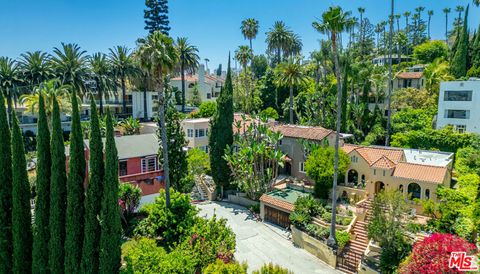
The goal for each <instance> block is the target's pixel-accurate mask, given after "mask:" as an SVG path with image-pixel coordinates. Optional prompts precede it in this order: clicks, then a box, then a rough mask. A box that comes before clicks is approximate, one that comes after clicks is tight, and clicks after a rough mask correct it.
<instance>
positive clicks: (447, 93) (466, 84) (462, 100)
mask: <svg viewBox="0 0 480 274" xmlns="http://www.w3.org/2000/svg"><path fill="white" fill-rule="evenodd" d="M447 125H452V126H453V127H454V129H455V130H457V131H458V132H473V133H479V134H480V79H476V78H470V79H469V80H468V81H450V82H442V83H441V84H440V94H439V98H438V115H437V128H442V127H445V126H447Z"/></svg>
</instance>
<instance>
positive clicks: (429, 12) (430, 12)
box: [427, 10, 433, 39]
mask: <svg viewBox="0 0 480 274" xmlns="http://www.w3.org/2000/svg"><path fill="white" fill-rule="evenodd" d="M427 14H428V39H430V38H431V36H430V21H431V20H432V16H433V10H429V11H428V12H427Z"/></svg>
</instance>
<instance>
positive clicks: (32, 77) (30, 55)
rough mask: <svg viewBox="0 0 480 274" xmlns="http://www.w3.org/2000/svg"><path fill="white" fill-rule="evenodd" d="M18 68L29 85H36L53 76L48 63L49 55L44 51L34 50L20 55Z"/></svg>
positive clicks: (31, 86)
mask: <svg viewBox="0 0 480 274" xmlns="http://www.w3.org/2000/svg"><path fill="white" fill-rule="evenodd" d="M19 65H20V70H21V71H22V78H23V79H24V81H25V83H27V84H28V85H29V86H30V88H31V89H30V90H32V89H33V86H35V85H38V84H40V83H42V82H44V81H47V80H48V79H50V78H51V77H52V76H53V69H52V66H51V63H50V55H49V54H47V53H46V52H41V51H34V52H30V51H28V52H26V53H22V54H21V55H20V61H19Z"/></svg>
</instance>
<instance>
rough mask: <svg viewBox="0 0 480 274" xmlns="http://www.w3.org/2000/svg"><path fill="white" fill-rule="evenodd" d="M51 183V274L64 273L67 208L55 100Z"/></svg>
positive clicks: (65, 181)
mask: <svg viewBox="0 0 480 274" xmlns="http://www.w3.org/2000/svg"><path fill="white" fill-rule="evenodd" d="M50 148H51V158H52V166H51V181H50V219H49V229H50V239H49V242H48V266H49V269H50V272H51V273H59V274H61V273H64V256H65V249H64V244H65V208H66V206H67V175H66V170H65V145H64V143H63V129H62V124H61V121H60V108H59V106H58V102H57V100H55V99H54V100H53V113H52V138H51V143H50Z"/></svg>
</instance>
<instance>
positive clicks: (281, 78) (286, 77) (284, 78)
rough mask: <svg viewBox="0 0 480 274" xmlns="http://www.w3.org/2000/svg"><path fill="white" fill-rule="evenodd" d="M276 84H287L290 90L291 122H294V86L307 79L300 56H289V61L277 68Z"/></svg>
mask: <svg viewBox="0 0 480 274" xmlns="http://www.w3.org/2000/svg"><path fill="white" fill-rule="evenodd" d="M275 76H276V77H275V78H276V84H277V85H278V86H286V87H288V88H289V90H290V96H289V105H288V109H289V112H290V124H292V125H293V124H294V119H293V88H294V87H295V86H297V87H298V86H299V85H301V84H303V83H305V82H306V81H307V75H306V74H305V72H304V70H303V67H302V65H301V64H300V58H289V60H288V62H284V63H280V64H279V65H278V66H277V67H276V68H275Z"/></svg>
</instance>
